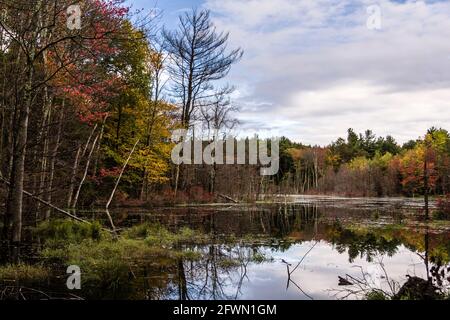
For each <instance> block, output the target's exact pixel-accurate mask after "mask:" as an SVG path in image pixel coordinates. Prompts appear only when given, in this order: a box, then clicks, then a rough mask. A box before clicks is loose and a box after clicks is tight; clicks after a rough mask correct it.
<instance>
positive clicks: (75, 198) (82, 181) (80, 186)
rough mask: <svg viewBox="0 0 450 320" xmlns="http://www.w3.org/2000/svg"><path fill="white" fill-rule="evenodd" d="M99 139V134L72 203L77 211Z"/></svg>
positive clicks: (93, 143)
mask: <svg viewBox="0 0 450 320" xmlns="http://www.w3.org/2000/svg"><path fill="white" fill-rule="evenodd" d="M98 138H99V135H98V134H97V136H96V137H95V139H94V141H93V142H92V146H91V150H90V151H89V155H88V158H87V161H86V166H85V168H84V174H83V177H82V178H81V181H80V184H79V186H78V189H77V192H76V194H75V197H74V199H73V203H72V208H73V209H75V208H76V207H77V204H78V198H79V196H80V192H81V189H82V188H83V184H84V181H85V180H86V177H87V174H88V171H89V166H90V164H91V160H92V154H93V153H94V150H95V146H96V145H97V141H98Z"/></svg>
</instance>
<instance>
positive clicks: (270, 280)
mask: <svg viewBox="0 0 450 320" xmlns="http://www.w3.org/2000/svg"><path fill="white" fill-rule="evenodd" d="M359 201H360V200H359ZM87 215H88V214H87V213H85V216H87ZM89 215H90V216H91V217H92V218H99V217H100V216H101V213H89ZM422 215H423V213H422V209H421V208H420V206H418V205H417V203H415V202H414V203H413V205H411V203H409V204H404V203H403V202H400V204H399V203H396V204H393V203H391V202H382V203H380V202H378V203H377V204H376V205H371V204H370V203H369V202H368V201H365V202H361V201H360V202H353V203H347V202H346V203H343V202H340V201H337V202H330V201H326V202H324V201H323V199H322V200H320V201H319V202H315V201H305V199H301V200H300V201H292V199H291V200H290V202H288V203H284V202H281V203H270V204H269V203H261V204H254V205H245V206H244V205H204V206H190V207H175V208H159V209H151V210H142V209H139V210H138V209H133V208H131V209H130V208H128V209H127V208H121V209H116V210H115V211H114V212H113V217H114V220H115V221H116V223H117V225H118V226H119V227H121V228H126V227H127V226H131V225H139V224H143V223H148V222H150V223H158V224H160V225H163V226H164V227H166V228H168V229H169V230H172V231H174V232H175V231H177V230H180V229H181V228H184V227H189V228H191V229H193V230H196V231H198V232H201V233H203V234H208V235H209V236H208V240H207V241H206V242H203V243H201V244H183V245H180V247H179V248H178V249H180V250H181V251H185V252H189V253H196V254H197V255H196V256H195V258H192V259H191V258H190V255H187V256H182V257H179V258H176V259H172V260H173V261H167V259H165V260H164V259H150V260H149V261H146V262H145V263H144V264H140V265H139V267H136V268H134V269H133V270H132V272H131V271H130V272H127V273H126V275H127V278H126V279H116V280H115V282H114V284H113V285H110V286H106V287H105V286H103V287H98V286H95V285H91V286H90V285H89V283H88V284H87V285H86V286H85V287H83V288H82V290H80V291H79V292H73V294H75V295H76V297H79V298H96V299H104V298H108V299H183V300H185V299H189V300H204V299H226V300H235V299H238V300H240V299H245V300H247V299H257V300H265V299H274V300H288V299H289V300H294V299H299V300H323V299H364V298H367V297H368V296H369V295H370V294H374V293H380V292H382V293H383V296H385V297H390V298H392V297H394V296H395V294H397V293H398V292H399V290H401V288H402V286H403V285H404V284H405V283H409V282H412V280H414V281H416V284H417V281H419V284H420V283H421V282H420V279H425V280H426V279H430V280H431V281H432V283H433V286H434V287H433V288H435V289H438V290H439V291H440V292H448V290H449V288H450V286H449V283H450V281H449V280H450V277H449V276H450V273H449V271H450V269H449V265H448V262H449V256H450V232H449V228H448V225H447V224H445V223H435V222H433V223H430V224H427V223H425V222H424V221H422V219H421V216H422ZM58 281H59V282H58ZM58 281H56V282H55V281H53V282H52V284H51V285H50V284H49V287H48V288H45V287H44V288H42V287H40V289H39V290H42V291H46V292H53V293H54V292H57V293H58V294H59V295H61V294H64V292H65V293H67V291H64V290H61V289H58V288H60V287H61V286H60V284H61V281H62V280H58ZM55 283H56V284H57V285H59V287H58V288H57V287H56V286H55ZM405 287H406V286H405ZM55 288H56V289H55ZM75 295H73V296H75Z"/></svg>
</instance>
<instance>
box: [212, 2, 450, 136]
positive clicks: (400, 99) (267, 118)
mask: <svg viewBox="0 0 450 320" xmlns="http://www.w3.org/2000/svg"><path fill="white" fill-rule="evenodd" d="M377 3H378V4H379V5H380V7H381V14H382V29H381V30H379V31H375V30H368V29H367V27H366V20H367V18H368V15H367V12H366V8H367V6H369V5H372V4H374V2H373V1H356V0H342V1H341V0H339V1H338V0H331V1H330V0H328V1H325V0H318V1H309V0H278V1H273V0H228V1H222V0H206V3H205V6H206V7H208V8H210V9H211V10H212V11H213V13H214V19H215V23H216V24H217V26H218V28H219V29H221V30H229V31H230V32H231V42H232V45H233V46H241V47H243V48H244V49H245V51H246V54H245V56H244V59H243V61H242V62H240V64H239V65H238V66H235V68H234V69H233V71H232V73H231V75H230V77H231V79H230V81H232V82H233V83H234V84H236V85H237V86H238V87H242V88H244V89H243V90H242V91H241V92H240V94H239V96H238V102H239V104H240V105H241V106H242V110H243V111H242V114H241V117H242V118H243V120H244V123H246V127H245V125H244V128H247V129H254V130H257V129H259V128H261V127H263V128H266V131H267V132H268V134H283V135H287V136H290V137H292V138H294V139H297V140H299V141H302V142H307V143H320V144H327V143H329V142H330V141H331V140H333V139H336V138H337V137H338V136H342V135H345V132H346V129H347V128H348V127H354V128H355V129H358V130H360V131H362V130H365V129H369V128H370V129H374V131H375V132H376V133H378V134H383V135H385V134H393V135H394V136H395V137H396V138H398V140H400V141H402V142H403V141H405V140H407V139H410V138H417V137H418V136H420V135H422V134H423V133H424V132H425V130H426V129H427V128H428V127H430V126H432V125H436V126H443V127H447V128H449V127H450V111H448V110H449V107H450V100H449V98H450V72H449V71H450V59H449V56H450V41H449V36H450V3H449V2H432V3H426V2H423V1H407V2H406V3H398V2H392V1H387V0H380V1H378V2H377Z"/></svg>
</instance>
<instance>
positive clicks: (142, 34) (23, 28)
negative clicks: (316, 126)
mask: <svg viewBox="0 0 450 320" xmlns="http://www.w3.org/2000/svg"><path fill="white" fill-rule="evenodd" d="M73 5H77V6H79V8H80V13H81V16H80V21H79V22H80V23H79V27H70V26H77V24H76V23H75V24H71V23H72V22H73V21H72V20H73V19H75V20H76V19H77V17H76V15H74V14H76V13H77V12H76V10H75V11H74V12H73V11H70V8H71V6H73ZM68 8H69V10H68ZM158 18H159V17H158V14H157V13H156V12H152V13H151V14H148V15H145V14H144V13H143V12H134V11H132V10H130V8H128V7H126V6H125V5H124V3H123V1H121V0H108V1H105V0H83V1H64V0H58V1H55V0H6V1H5V0H1V1H0V179H1V184H0V201H1V205H2V206H1V222H0V224H1V225H2V239H4V240H7V241H8V242H11V243H20V242H21V240H22V230H23V228H24V226H34V225H36V224H37V223H38V222H40V221H43V220H47V219H50V218H51V216H52V215H54V214H55V209H58V208H62V209H63V210H66V211H67V212H72V214H73V215H76V212H77V209H80V208H86V207H91V206H94V205H102V206H105V205H106V204H109V203H110V202H112V203H113V204H114V203H115V204H119V205H120V204H128V205H129V204H137V205H159V204H164V203H173V202H180V201H185V202H187V201H191V202H195V201H215V200H217V199H218V198H219V197H222V199H224V197H225V198H226V199H228V200H230V199H236V200H255V199H257V198H258V196H259V195H261V194H266V193H287V192H292V193H330V194H344V195H361V196H385V195H408V196H410V195H418V194H422V193H423V192H424V189H423V185H424V184H423V181H422V180H423V179H424V178H425V179H428V178H429V182H430V183H429V192H430V193H435V194H443V193H447V192H448V190H449V181H448V180H449V170H450V169H449V156H450V142H449V141H450V138H449V134H448V132H447V131H445V130H441V129H440V130H437V129H432V130H430V132H429V133H428V134H427V135H426V136H425V137H424V138H423V139H419V140H417V141H412V142H410V143H408V144H405V145H403V146H399V145H398V144H397V143H396V142H395V141H394V139H393V138H392V137H387V138H385V139H383V138H378V139H376V138H375V136H374V135H373V134H372V133H371V132H370V131H367V132H366V133H365V134H364V135H357V134H355V133H354V132H353V131H352V130H350V131H349V133H348V138H347V139H346V140H345V139H339V140H337V141H336V142H334V143H332V144H331V145H330V146H328V147H310V146H304V145H302V144H299V143H294V142H291V141H289V140H288V139H287V138H282V139H281V143H280V152H281V154H280V162H281V169H280V171H279V173H278V174H277V175H276V176H273V177H267V176H266V177H264V176H261V175H260V171H259V169H260V168H259V167H258V166H254V165H209V166H208V165H191V166H189V165H185V166H183V165H181V166H180V165H178V166H177V165H174V164H173V163H172V161H171V159H170V155H171V150H172V148H173V146H174V145H173V143H172V142H171V132H172V131H173V130H174V129H177V128H184V129H189V130H190V132H191V134H192V135H195V136H196V137H202V138H203V139H204V140H207V141H210V140H212V139H213V137H214V136H215V137H217V136H219V135H221V136H224V135H225V134H228V133H230V132H232V131H233V129H234V128H235V127H236V125H238V124H239V121H238V110H239V108H238V106H237V105H236V104H235V103H234V102H233V100H232V98H231V97H232V93H233V91H234V87H233V86H232V85H231V84H227V83H226V82H225V81H224V79H225V78H226V76H227V75H228V73H229V71H230V69H231V67H232V66H233V65H234V64H236V63H237V62H238V61H239V60H240V59H241V57H242V55H243V50H242V49H240V48H236V49H231V48H229V47H230V46H229V43H228V38H229V35H228V34H227V33H225V32H222V31H220V30H217V29H216V28H215V26H214V25H213V24H212V21H211V18H210V13H209V12H208V11H205V10H192V11H190V12H186V13H182V14H181V16H180V18H179V22H178V27H177V29H175V30H167V29H166V28H164V27H161V26H160V25H159V19H158ZM424 165H425V167H426V168H425V170H424ZM60 213H61V211H58V214H60Z"/></svg>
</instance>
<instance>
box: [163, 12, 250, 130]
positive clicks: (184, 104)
mask: <svg viewBox="0 0 450 320" xmlns="http://www.w3.org/2000/svg"><path fill="white" fill-rule="evenodd" d="M163 37H164V40H165V48H166V50H167V52H168V53H169V55H170V59H171V62H172V63H171V64H170V65H169V67H168V71H169V73H170V75H171V80H172V82H173V94H174V95H175V97H176V98H177V99H178V100H179V103H180V105H181V109H182V110H181V111H182V113H181V122H182V124H183V126H184V127H185V128H189V126H190V124H191V123H190V122H191V118H192V116H193V114H194V113H195V112H196V111H197V110H198V103H199V102H200V101H201V100H203V99H205V98H207V97H208V96H210V95H211V93H210V92H211V89H212V86H211V83H212V82H213V81H215V80H220V79H223V78H224V77H225V76H226V75H227V74H228V73H229V71H230V69H231V66H232V65H233V64H234V63H236V62H237V61H239V60H240V59H241V57H242V55H243V51H242V50H241V49H240V48H238V49H234V50H231V51H228V50H227V43H228V38H229V34H228V33H223V32H220V33H219V32H217V30H216V27H215V26H214V24H213V23H212V22H211V18H210V12H209V11H208V10H201V11H198V10H196V9H193V10H192V11H191V12H189V13H185V14H183V15H181V16H180V18H179V27H178V30H176V31H174V32H170V31H167V30H165V29H164V30H163Z"/></svg>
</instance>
